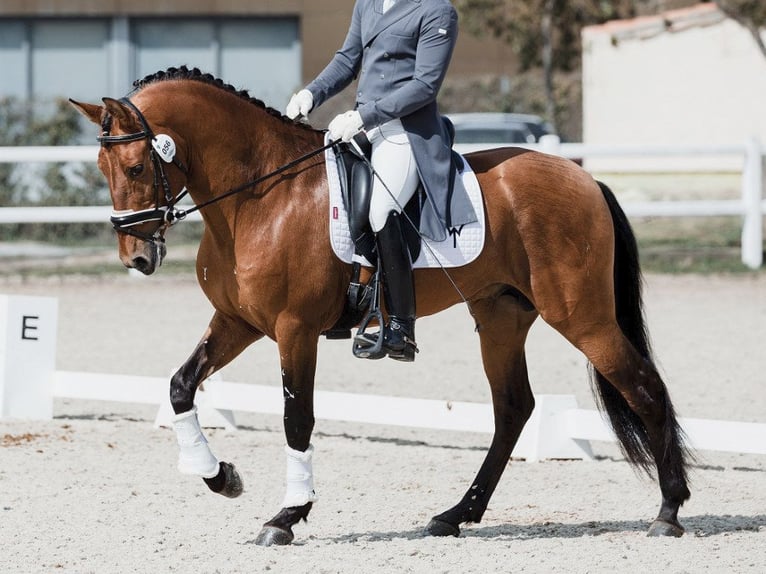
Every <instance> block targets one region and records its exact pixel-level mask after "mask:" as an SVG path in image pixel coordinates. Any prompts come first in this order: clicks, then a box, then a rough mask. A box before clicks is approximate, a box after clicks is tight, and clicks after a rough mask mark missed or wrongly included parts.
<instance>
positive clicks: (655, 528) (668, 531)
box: [646, 520, 684, 538]
mask: <svg viewBox="0 0 766 574" xmlns="http://www.w3.org/2000/svg"><path fill="white" fill-rule="evenodd" d="M646 535H647V536H652V537H655V536H673V537H675V538H681V536H683V535H684V529H683V526H681V525H680V524H678V523H675V524H673V523H672V522H666V521H664V520H655V521H654V522H652V525H651V526H650V527H649V532H647V533H646Z"/></svg>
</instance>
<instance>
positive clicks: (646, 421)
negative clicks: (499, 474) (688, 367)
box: [565, 323, 690, 536]
mask: <svg viewBox="0 0 766 574" xmlns="http://www.w3.org/2000/svg"><path fill="white" fill-rule="evenodd" d="M565 336H567V337H568V338H569V339H570V340H571V341H572V342H573V343H574V344H575V346H577V347H578V348H579V349H580V350H581V351H582V352H583V353H584V354H585V356H586V357H588V359H589V360H590V362H591V364H592V366H593V369H594V373H593V375H594V379H595V382H596V385H595V386H596V387H597V390H598V393H599V395H600V397H599V398H600V401H601V404H602V406H603V407H604V408H605V410H606V412H607V414H608V415H609V418H610V420H611V423H612V428H613V429H614V431H615V434H616V436H617V438H618V440H619V442H620V444H621V446H622V450H623V452H624V453H625V455H626V457H627V458H628V460H629V461H630V462H631V463H633V464H635V465H637V466H638V467H641V468H643V469H645V470H648V469H649V467H650V466H651V465H652V462H654V465H655V466H656V468H657V478H658V481H659V483H660V490H661V492H662V504H661V507H660V512H659V515H658V516H657V519H656V520H655V521H654V523H653V524H652V525H651V527H650V529H649V535H650V536H681V535H682V534H683V532H684V529H683V527H682V526H681V524H680V523H679V522H678V510H679V508H680V506H681V505H682V504H683V503H684V502H685V501H686V500H687V499H688V498H689V495H690V493H689V488H688V485H687V478H686V460H685V459H686V450H685V448H684V447H683V444H682V433H681V430H680V427H679V424H678V421H677V420H676V416H675V412H674V409H673V405H672V403H671V401H670V396H669V395H668V391H667V388H666V387H665V383H664V382H663V380H662V378H661V377H660V375H659V373H658V372H657V368H656V367H655V365H654V363H653V362H652V360H651V357H650V356H648V352H647V353H646V355H647V356H642V354H641V353H639V352H638V350H637V349H636V347H635V346H634V345H633V344H632V343H631V342H630V341H629V340H628V339H627V337H626V336H625V335H624V334H623V332H622V330H621V329H620V327H619V326H618V325H617V324H616V323H612V324H607V325H605V326H601V327H599V328H596V329H593V328H592V327H591V328H589V329H588V332H587V333H583V334H581V335H574V336H572V333H569V334H566V333H565Z"/></svg>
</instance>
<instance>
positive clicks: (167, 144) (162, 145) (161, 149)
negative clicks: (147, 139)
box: [152, 134, 176, 163]
mask: <svg viewBox="0 0 766 574" xmlns="http://www.w3.org/2000/svg"><path fill="white" fill-rule="evenodd" d="M152 147H153V148H154V151H156V152H157V153H158V154H160V157H161V158H162V159H163V161H164V162H165V163H171V162H172V161H173V158H174V157H175V156H176V142H174V141H173V138H171V137H170V136H169V135H166V134H158V135H157V137H155V138H154V139H153V140H152Z"/></svg>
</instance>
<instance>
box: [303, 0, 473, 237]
mask: <svg viewBox="0 0 766 574" xmlns="http://www.w3.org/2000/svg"><path fill="white" fill-rule="evenodd" d="M456 40H457V12H456V11H455V9H454V8H453V7H452V5H451V4H450V3H449V1H448V0H398V1H397V3H396V4H395V5H394V6H393V7H392V8H390V9H389V10H388V11H387V12H386V13H385V14H383V0H357V1H356V4H355V5H354V13H353V15H352V17H351V26H350V27H349V31H348V35H347V36H346V40H345V42H344V43H343V47H341V49H340V50H338V52H336V54H335V56H334V57H333V59H332V61H330V63H329V64H328V65H327V67H326V68H325V69H324V70H323V71H322V72H321V73H320V74H319V76H318V77H317V78H316V79H315V80H314V81H313V82H311V83H310V84H309V85H308V86H307V89H308V90H309V91H310V92H311V94H312V95H313V96H314V106H315V107H318V106H320V105H321V104H322V103H323V102H325V101H326V100H327V99H328V98H330V97H331V96H334V95H335V94H337V93H338V92H340V91H341V90H342V89H343V88H345V87H346V86H348V85H349V84H350V83H351V81H352V80H353V79H354V78H356V77H357V76H358V78H359V81H358V87H357V93H356V106H357V110H358V111H359V114H360V115H361V116H362V121H363V122H364V127H365V129H371V128H373V127H375V126H378V125H380V124H383V123H385V122H387V121H389V120H392V119H395V118H400V119H401V121H402V125H403V126H404V129H405V130H406V131H407V135H408V137H409V140H410V144H411V145H412V151H413V153H414V155H415V162H416V163H417V167H418V173H419V174H420V179H421V181H422V182H423V187H424V188H425V191H426V195H427V197H428V201H426V203H425V205H424V206H423V213H422V216H421V223H420V231H421V233H423V235H425V236H426V237H428V238H430V239H433V240H437V241H441V240H443V239H445V238H446V237H447V228H448V227H459V226H460V225H463V224H466V223H472V222H474V221H476V219H477V218H476V213H475V212H474V210H473V207H472V206H471V203H470V201H469V200H468V196H467V193H466V191H465V188H464V187H463V185H462V182H461V181H460V179H459V178H457V179H456V180H455V184H454V189H453V191H452V194H450V189H451V186H450V180H451V179H452V178H453V177H454V166H453V165H452V160H451V151H450V147H449V146H450V143H449V135H448V133H447V128H446V126H445V124H444V122H443V121H442V118H441V116H440V115H439V112H438V110H437V107H436V94H437V93H438V91H439V88H440V87H441V83H442V80H444V76H445V74H446V73H447V67H448V65H449V61H450V58H451V57H452V50H453V48H454V47H455V41H456Z"/></svg>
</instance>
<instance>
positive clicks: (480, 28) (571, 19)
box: [454, 0, 647, 71]
mask: <svg viewBox="0 0 766 574" xmlns="http://www.w3.org/2000/svg"><path fill="white" fill-rule="evenodd" d="M646 3H647V1H646V0H611V1H605V0H456V1H455V2H454V4H455V6H456V7H457V8H458V10H459V11H460V19H461V23H462V24H463V25H465V26H466V27H467V28H468V29H469V30H471V31H473V32H474V33H476V34H483V33H485V32H487V31H489V32H490V33H491V34H492V35H494V36H495V37H497V38H500V39H502V40H503V41H504V42H506V43H507V44H508V45H509V46H511V48H512V49H513V51H514V52H515V53H516V54H517V55H518V56H519V61H520V64H521V66H522V69H525V70H526V69H529V68H533V67H538V66H541V65H542V64H543V62H542V58H543V50H544V48H545V42H546V41H550V42H551V47H552V66H553V68H554V69H557V70H562V71H569V70H572V69H574V68H577V67H578V66H579V61H580V51H581V47H580V30H582V28H583V26H587V25H589V24H598V23H602V22H606V21H607V20H614V19H617V18H630V17H633V16H635V15H636V14H637V10H638V8H639V6H640V5H643V4H646ZM546 18H549V19H550V24H551V28H552V35H551V37H550V38H546V37H545V34H543V33H542V32H541V31H542V29H543V26H544V25H545V19H546Z"/></svg>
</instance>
